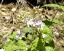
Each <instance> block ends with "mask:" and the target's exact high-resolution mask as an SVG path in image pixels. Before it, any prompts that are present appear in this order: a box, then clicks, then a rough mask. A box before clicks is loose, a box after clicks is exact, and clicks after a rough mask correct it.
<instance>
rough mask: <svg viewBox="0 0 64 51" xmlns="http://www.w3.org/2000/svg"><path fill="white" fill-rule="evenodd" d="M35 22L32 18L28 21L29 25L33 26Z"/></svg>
mask: <svg viewBox="0 0 64 51" xmlns="http://www.w3.org/2000/svg"><path fill="white" fill-rule="evenodd" d="M33 24H34V22H33V19H30V20H28V21H27V25H28V27H29V26H32V25H33Z"/></svg>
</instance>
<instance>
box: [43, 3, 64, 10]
mask: <svg viewBox="0 0 64 51" xmlns="http://www.w3.org/2000/svg"><path fill="white" fill-rule="evenodd" d="M42 7H50V8H55V9H59V10H62V11H64V6H61V5H58V4H45V5H44V6H42Z"/></svg>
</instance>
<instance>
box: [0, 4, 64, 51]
mask: <svg viewBox="0 0 64 51" xmlns="http://www.w3.org/2000/svg"><path fill="white" fill-rule="evenodd" d="M62 14H64V12H63V11H60V10H57V9H45V8H42V7H41V8H39V7H37V6H36V7H34V8H30V7H29V6H16V5H13V4H8V5H1V4H0V40H1V39H2V38H3V37H5V36H6V35H8V34H10V33H12V32H13V31H17V30H21V29H23V28H24V26H25V23H26V20H25V19H26V18H32V19H37V20H42V21H43V22H46V23H45V24H46V25H47V26H48V27H49V28H50V29H52V31H53V36H54V38H53V41H54V43H55V46H56V47H57V51H59V50H58V49H59V48H60V47H62V48H63V49H64V15H62ZM56 19H58V20H61V22H59V21H57V20H56ZM52 20H54V21H56V24H53V23H52ZM28 21H29V20H28ZM4 41H5V40H4ZM0 47H1V45H0ZM63 51H64V50H63Z"/></svg>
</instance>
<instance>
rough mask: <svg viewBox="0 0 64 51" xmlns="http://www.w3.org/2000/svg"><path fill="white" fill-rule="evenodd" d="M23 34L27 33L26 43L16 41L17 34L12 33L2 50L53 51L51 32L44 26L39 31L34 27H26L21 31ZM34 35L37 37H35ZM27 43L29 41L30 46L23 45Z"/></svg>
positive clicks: (19, 40)
mask: <svg viewBox="0 0 64 51" xmlns="http://www.w3.org/2000/svg"><path fill="white" fill-rule="evenodd" d="M23 32H24V33H25V34H26V33H27V32H29V34H28V35H29V36H30V37H29V36H28V37H27V38H26V41H23V40H22V39H17V40H16V36H17V33H16V32H13V33H12V34H11V35H9V37H8V42H7V43H6V44H4V46H3V48H4V50H5V51H47V50H48V51H54V42H53V39H52V38H53V35H52V31H51V30H50V29H49V28H48V27H47V26H46V25H44V26H41V28H39V29H37V28H36V27H34V28H33V27H27V26H26V27H25V28H24V29H23ZM35 32H36V33H35ZM30 33H31V34H30ZM34 34H35V35H37V37H36V36H35V35H34ZM31 36H32V37H31ZM34 37H36V38H34ZM31 39H32V40H31ZM28 41H30V45H29V44H27V43H25V42H28ZM27 46H28V47H27Z"/></svg>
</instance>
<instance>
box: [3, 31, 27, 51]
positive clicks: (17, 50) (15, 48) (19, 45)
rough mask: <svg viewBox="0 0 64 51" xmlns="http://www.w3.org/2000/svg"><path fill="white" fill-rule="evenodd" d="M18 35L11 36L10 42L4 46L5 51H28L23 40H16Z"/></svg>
mask: <svg viewBox="0 0 64 51" xmlns="http://www.w3.org/2000/svg"><path fill="white" fill-rule="evenodd" d="M15 36H16V33H15V32H13V34H12V35H10V36H9V41H8V42H7V43H6V44H5V45H4V50H5V51H26V44H25V43H24V42H23V41H22V40H20V39H19V40H16V39H15Z"/></svg>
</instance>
